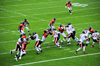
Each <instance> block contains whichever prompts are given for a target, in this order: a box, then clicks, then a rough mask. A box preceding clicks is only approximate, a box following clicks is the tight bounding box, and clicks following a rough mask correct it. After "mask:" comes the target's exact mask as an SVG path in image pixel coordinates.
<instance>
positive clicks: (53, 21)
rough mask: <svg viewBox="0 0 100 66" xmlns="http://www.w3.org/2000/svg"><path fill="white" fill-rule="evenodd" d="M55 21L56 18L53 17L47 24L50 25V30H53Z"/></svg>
mask: <svg viewBox="0 0 100 66" xmlns="http://www.w3.org/2000/svg"><path fill="white" fill-rule="evenodd" d="M55 21H56V18H55V17H54V18H53V19H52V20H51V22H50V23H49V26H50V28H51V30H53V28H55V27H54V26H55V24H54V23H55Z"/></svg>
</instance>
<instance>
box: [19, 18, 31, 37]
mask: <svg viewBox="0 0 100 66" xmlns="http://www.w3.org/2000/svg"><path fill="white" fill-rule="evenodd" d="M21 23H24V25H25V26H24V27H25V28H26V29H27V30H28V32H29V35H30V34H31V33H30V31H29V28H30V24H29V22H28V21H27V19H24V21H22V22H21ZM27 24H28V26H29V28H28V27H27Z"/></svg>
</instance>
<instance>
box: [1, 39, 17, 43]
mask: <svg viewBox="0 0 100 66" xmlns="http://www.w3.org/2000/svg"><path fill="white" fill-rule="evenodd" d="M15 41H16V42H17V40H12V41H3V42H0V43H8V42H15Z"/></svg>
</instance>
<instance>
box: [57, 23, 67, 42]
mask: <svg viewBox="0 0 100 66" xmlns="http://www.w3.org/2000/svg"><path fill="white" fill-rule="evenodd" d="M58 30H59V33H60V34H61V35H62V36H64V39H63V40H64V41H65V39H66V35H65V33H64V30H65V27H64V26H63V25H62V24H60V25H59V27H58Z"/></svg>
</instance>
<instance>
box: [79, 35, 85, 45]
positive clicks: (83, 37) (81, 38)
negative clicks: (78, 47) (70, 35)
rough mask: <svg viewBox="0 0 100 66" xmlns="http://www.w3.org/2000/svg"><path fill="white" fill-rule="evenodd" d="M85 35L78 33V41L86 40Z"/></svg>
mask: <svg viewBox="0 0 100 66" xmlns="http://www.w3.org/2000/svg"><path fill="white" fill-rule="evenodd" d="M85 37H86V35H85V34H80V40H79V41H80V42H81V43H82V42H83V41H84V40H86V38H85Z"/></svg>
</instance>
